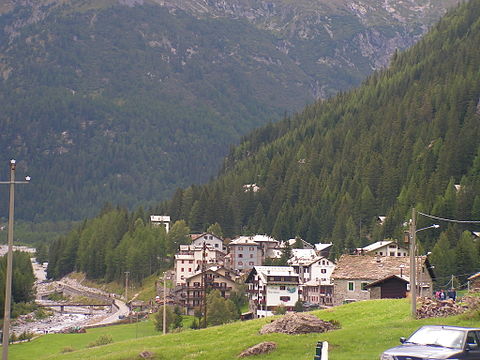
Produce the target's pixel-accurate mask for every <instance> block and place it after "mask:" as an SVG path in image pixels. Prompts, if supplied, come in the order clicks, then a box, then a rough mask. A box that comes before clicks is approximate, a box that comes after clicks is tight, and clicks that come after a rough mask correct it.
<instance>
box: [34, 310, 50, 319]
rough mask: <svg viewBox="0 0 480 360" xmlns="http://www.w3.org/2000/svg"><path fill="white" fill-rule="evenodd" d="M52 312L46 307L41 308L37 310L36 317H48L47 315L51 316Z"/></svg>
mask: <svg viewBox="0 0 480 360" xmlns="http://www.w3.org/2000/svg"><path fill="white" fill-rule="evenodd" d="M51 315H52V313H51V312H50V311H47V310H45V309H42V308H39V309H37V310H35V318H36V319H38V320H42V319H46V318H47V317H49V316H51Z"/></svg>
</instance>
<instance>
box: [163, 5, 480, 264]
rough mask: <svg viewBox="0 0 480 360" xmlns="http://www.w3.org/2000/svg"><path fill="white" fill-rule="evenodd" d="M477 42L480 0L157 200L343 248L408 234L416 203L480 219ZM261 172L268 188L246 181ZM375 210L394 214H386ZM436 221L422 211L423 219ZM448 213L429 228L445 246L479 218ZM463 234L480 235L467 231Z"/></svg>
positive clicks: (244, 226)
mask: <svg viewBox="0 0 480 360" xmlns="http://www.w3.org/2000/svg"><path fill="white" fill-rule="evenodd" d="M478 44H480V1H479V0H473V1H470V2H469V3H467V4H465V5H462V6H461V7H460V8H458V9H456V10H455V11H451V12H450V13H449V14H448V15H447V16H445V17H444V18H443V19H442V20H441V21H440V23H439V24H438V25H437V26H435V27H434V28H433V29H432V30H431V31H430V32H429V33H428V35H426V37H425V38H424V39H423V40H422V41H420V42H419V43H418V44H417V45H415V46H414V47H413V48H411V49H410V50H408V51H406V52H405V53H403V54H397V55H396V56H395V58H394V60H393V62H392V64H391V66H390V67H389V68H388V69H387V70H385V71H381V72H377V73H375V74H374V75H372V76H371V77H370V78H368V79H367V80H366V81H365V82H364V83H363V84H362V86H360V87H359V88H358V89H356V90H353V91H350V92H347V93H342V94H340V95H338V96H336V97H334V98H332V99H330V100H326V101H319V102H317V103H315V104H314V105H311V106H307V107H306V108H305V110H304V111H303V112H301V113H299V114H298V115H296V116H293V117H292V118H289V119H286V120H284V121H282V122H280V123H278V124H275V125H269V126H267V127H265V128H262V129H259V130H256V131H254V132H253V133H252V134H251V135H249V136H247V137H246V138H245V139H244V140H243V142H242V143H241V145H240V146H238V147H236V148H234V149H233V150H232V151H231V153H230V155H229V156H228V158H227V159H226V161H225V165H224V170H223V173H222V175H221V176H219V178H218V179H216V180H215V181H212V182H211V183H209V184H208V185H206V186H201V187H199V186H192V187H189V188H187V189H184V190H178V191H177V193H176V194H175V196H174V197H173V199H172V200H171V201H169V202H168V203H166V204H163V205H162V206H159V207H158V208H157V209H156V210H155V211H156V212H157V213H164V214H168V215H171V216H173V218H174V219H187V220H188V221H189V225H190V227H191V228H192V229H193V230H202V229H204V228H205V226H207V224H211V223H213V222H215V221H218V222H219V223H220V224H221V226H222V227H223V230H224V232H225V233H226V234H227V235H234V234H239V233H268V234H271V235H273V236H274V237H276V238H278V239H287V238H291V237H294V236H296V235H299V236H301V237H303V238H304V239H306V240H307V241H309V242H312V243H315V242H319V241H322V242H328V241H333V242H334V244H335V253H336V254H339V253H342V252H344V251H351V250H352V249H354V248H355V247H358V246H360V245H364V244H366V243H367V242H370V241H374V240H380V239H383V238H387V237H394V238H397V239H402V238H403V234H402V232H403V230H404V228H403V227H402V224H403V223H404V221H406V220H408V219H409V218H410V216H411V209H412V207H413V206H416V207H417V209H419V210H420V211H423V212H426V213H431V214H435V215H438V216H441V217H446V218H453V219H476V220H480V147H479V145H480V52H479V51H478V48H477V47H478V46H477V45H478ZM253 183H255V184H257V185H258V186H259V188H260V190H259V191H258V192H253V191H246V189H245V186H244V185H245V184H253ZM455 185H457V186H455ZM377 216H386V217H387V218H386V222H385V224H384V226H379V225H377V222H376V217H377ZM431 223H432V222H431V220H430V219H427V218H425V217H420V218H419V227H421V226H422V225H424V224H431ZM440 225H441V228H440V229H439V230H436V231H428V232H427V231H426V232H424V233H422V235H421V236H419V237H420V238H421V240H422V242H423V243H424V246H425V247H427V248H428V249H432V248H433V247H434V244H435V242H434V241H436V240H437V239H438V238H439V235H440V234H442V236H440V239H442V242H441V246H443V247H444V249H443V250H444V251H443V253H444V254H445V256H447V257H449V256H450V255H451V254H450V255H447V254H449V253H448V250H449V249H450V248H451V247H452V246H456V245H457V244H459V243H460V242H459V239H460V237H461V235H460V234H461V231H463V230H465V229H468V230H478V226H476V225H469V226H466V225H464V226H461V225H458V224H452V223H446V222H443V223H441V224H440ZM465 236H466V235H465ZM462 241H463V240H462ZM465 242H466V243H468V244H470V245H472V242H471V238H469V237H468V236H466V239H465ZM470 245H468V246H470ZM462 246H463V245H462ZM465 246H467V245H465ZM468 246H467V247H466V248H468ZM468 249H469V250H468V251H466V250H465V249H463V250H462V251H464V250H465V251H466V253H469V254H471V255H466V257H467V258H469V256H476V257H477V260H478V255H477V254H478V250H475V249H476V248H475V249H474V248H468ZM460 258H461V256H460ZM450 259H451V260H452V261H454V259H455V256H453V255H451V256H450ZM457 260H458V259H457ZM477 260H475V261H477ZM463 261H464V260H461V261H460V263H462V262H463ZM465 261H467V260H465Z"/></svg>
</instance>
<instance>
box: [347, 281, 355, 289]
mask: <svg viewBox="0 0 480 360" xmlns="http://www.w3.org/2000/svg"><path fill="white" fill-rule="evenodd" d="M348 291H355V283H354V282H353V281H349V282H348Z"/></svg>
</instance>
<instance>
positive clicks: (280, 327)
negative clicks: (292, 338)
mask: <svg viewBox="0 0 480 360" xmlns="http://www.w3.org/2000/svg"><path fill="white" fill-rule="evenodd" d="M337 327H338V326H337V325H336V324H333V323H332V322H330V321H323V320H320V319H319V318H317V317H316V316H314V315H311V314H305V313H289V314H287V315H285V316H282V317H281V318H280V319H278V320H274V321H272V322H271V323H270V324H267V325H264V326H263V327H262V328H261V329H260V334H262V335H263V334H270V333H282V334H289V335H294V334H309V333H323V332H326V331H329V330H334V329H336V328H337Z"/></svg>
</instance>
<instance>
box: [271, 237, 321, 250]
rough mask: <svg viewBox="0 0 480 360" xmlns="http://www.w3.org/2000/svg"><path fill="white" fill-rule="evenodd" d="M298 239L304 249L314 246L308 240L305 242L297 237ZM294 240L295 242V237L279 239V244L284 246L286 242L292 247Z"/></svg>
mask: <svg viewBox="0 0 480 360" xmlns="http://www.w3.org/2000/svg"><path fill="white" fill-rule="evenodd" d="M299 240H300V242H301V243H302V245H303V248H304V249H313V248H314V246H313V245H312V244H310V243H309V242H306V241H305V240H303V239H299ZM296 242H297V239H288V240H287V241H281V242H280V245H279V246H280V247H281V248H284V247H285V245H286V244H287V243H288V245H290V247H291V248H293V247H294V246H295V243H296Z"/></svg>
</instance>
